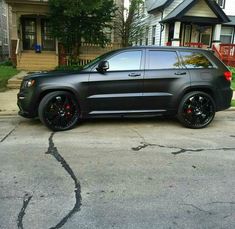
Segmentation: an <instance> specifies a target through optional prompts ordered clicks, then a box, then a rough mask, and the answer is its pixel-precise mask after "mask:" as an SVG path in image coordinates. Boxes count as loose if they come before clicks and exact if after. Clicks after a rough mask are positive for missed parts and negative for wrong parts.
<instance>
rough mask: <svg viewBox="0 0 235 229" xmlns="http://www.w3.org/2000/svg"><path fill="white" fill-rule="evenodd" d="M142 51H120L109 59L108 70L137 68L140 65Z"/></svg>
mask: <svg viewBox="0 0 235 229" xmlns="http://www.w3.org/2000/svg"><path fill="white" fill-rule="evenodd" d="M141 54H142V51H140V50H134V51H126V52H121V53H119V54H117V55H115V56H113V57H111V58H110V59H107V60H108V62H109V71H124V70H139V69H140V66H141Z"/></svg>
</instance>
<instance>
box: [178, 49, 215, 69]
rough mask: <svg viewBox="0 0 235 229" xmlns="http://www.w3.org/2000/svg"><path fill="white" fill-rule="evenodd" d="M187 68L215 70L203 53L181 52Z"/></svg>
mask: <svg viewBox="0 0 235 229" xmlns="http://www.w3.org/2000/svg"><path fill="white" fill-rule="evenodd" d="M180 54H181V56H182V59H183V65H184V66H185V67H186V68H213V65H212V63H211V62H210V61H209V60H208V59H207V57H206V56H204V55H203V54H201V53H196V52H180Z"/></svg>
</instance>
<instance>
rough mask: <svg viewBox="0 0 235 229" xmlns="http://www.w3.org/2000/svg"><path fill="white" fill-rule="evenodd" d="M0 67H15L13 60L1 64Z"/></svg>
mask: <svg viewBox="0 0 235 229" xmlns="http://www.w3.org/2000/svg"><path fill="white" fill-rule="evenodd" d="M0 66H13V63H12V61H11V60H6V61H3V62H0Z"/></svg>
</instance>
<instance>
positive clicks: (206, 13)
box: [185, 0, 217, 18]
mask: <svg viewBox="0 0 235 229" xmlns="http://www.w3.org/2000/svg"><path fill="white" fill-rule="evenodd" d="M185 16H196V17H211V18H216V17H217V16H216V15H215V14H214V12H213V11H212V10H211V9H210V7H209V6H208V5H207V4H206V2H205V1H204V0H199V1H198V3H197V4H196V5H195V6H193V7H192V8H191V9H190V10H189V11H188V12H187V13H186V14H185Z"/></svg>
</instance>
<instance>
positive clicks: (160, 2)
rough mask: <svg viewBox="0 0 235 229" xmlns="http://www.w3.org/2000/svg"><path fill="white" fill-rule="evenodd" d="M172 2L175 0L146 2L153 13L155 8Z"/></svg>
mask: <svg viewBox="0 0 235 229" xmlns="http://www.w3.org/2000/svg"><path fill="white" fill-rule="evenodd" d="M172 2H173V0H146V1H145V4H146V8H147V11H148V13H151V12H153V11H155V10H159V9H161V8H165V7H167V6H169V5H170V4H171V3H172Z"/></svg>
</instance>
